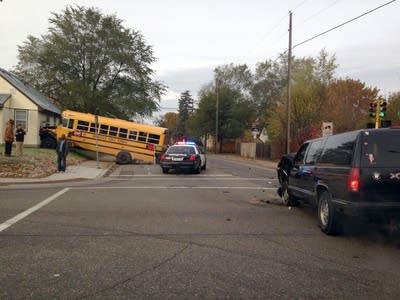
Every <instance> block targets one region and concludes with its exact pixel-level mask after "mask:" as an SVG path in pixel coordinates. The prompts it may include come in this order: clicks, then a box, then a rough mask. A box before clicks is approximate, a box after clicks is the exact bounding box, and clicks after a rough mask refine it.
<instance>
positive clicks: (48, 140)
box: [40, 137, 57, 149]
mask: <svg viewBox="0 0 400 300" xmlns="http://www.w3.org/2000/svg"><path fill="white" fill-rule="evenodd" d="M56 147H57V141H56V140H55V139H54V138H52V137H45V138H43V139H42V141H41V142H40V148H49V149H55V148H56Z"/></svg>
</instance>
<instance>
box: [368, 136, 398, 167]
mask: <svg viewBox="0 0 400 300" xmlns="http://www.w3.org/2000/svg"><path fill="white" fill-rule="evenodd" d="M361 145H362V149H361V166H362V167H400V130H397V129H393V130H386V131H369V132H368V131H366V132H364V133H363V136H362V143H361Z"/></svg>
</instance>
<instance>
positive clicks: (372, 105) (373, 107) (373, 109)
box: [369, 101, 377, 118]
mask: <svg viewBox="0 0 400 300" xmlns="http://www.w3.org/2000/svg"><path fill="white" fill-rule="evenodd" d="M376 106H377V104H376V102H375V101H374V102H370V103H369V116H370V117H371V118H373V117H375V112H376Z"/></svg>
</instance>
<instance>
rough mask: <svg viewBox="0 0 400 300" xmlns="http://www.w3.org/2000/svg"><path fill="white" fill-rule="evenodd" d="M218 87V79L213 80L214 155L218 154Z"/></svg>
mask: <svg viewBox="0 0 400 300" xmlns="http://www.w3.org/2000/svg"><path fill="white" fill-rule="evenodd" d="M218 90H219V86H218V78H217V77H216V78H215V94H216V98H217V100H216V103H215V154H217V153H218V151H217V147H218V115H219V95H218V93H219V91H218Z"/></svg>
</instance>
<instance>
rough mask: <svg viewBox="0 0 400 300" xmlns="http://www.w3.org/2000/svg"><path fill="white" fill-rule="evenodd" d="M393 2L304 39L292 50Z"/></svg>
mask: <svg viewBox="0 0 400 300" xmlns="http://www.w3.org/2000/svg"><path fill="white" fill-rule="evenodd" d="M395 1H397V0H392V1H389V2H386V3H384V4H382V5H380V6H378V7H376V8H374V9H371V10H369V11H367V12H365V13H363V14H361V15H359V16H357V17H355V18H353V19H350V20H348V21H346V22H343V23H341V24H339V25H337V26H335V27H332V28H330V29H328V30H325V31H324V32H321V33H319V34H317V35H315V36H313V37H311V38H309V39H306V40H304V41H302V42H301V43H298V44H296V45H294V46H293V48H292V49H294V48H296V47H297V46H300V45H303V44H305V43H307V42H309V41H312V40H313V39H316V38H317V37H320V36H322V35H324V34H327V33H328V32H331V31H333V30H335V29H337V28H339V27H342V26H344V25H346V24H348V23H350V22H353V21H355V20H357V19H359V18H361V17H364V16H366V15H368V14H370V13H372V12H374V11H376V10H378V9H380V8H382V7H384V6H386V5H389V4H391V3H393V2H395Z"/></svg>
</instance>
